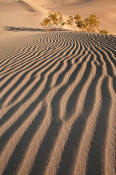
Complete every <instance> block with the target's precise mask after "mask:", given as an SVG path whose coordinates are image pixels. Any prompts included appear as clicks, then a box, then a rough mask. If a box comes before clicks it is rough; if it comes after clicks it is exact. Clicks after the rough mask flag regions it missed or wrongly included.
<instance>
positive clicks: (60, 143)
mask: <svg viewBox="0 0 116 175" xmlns="http://www.w3.org/2000/svg"><path fill="white" fill-rule="evenodd" d="M115 43H116V37H115V36H103V35H97V34H87V33H81V32H69V31H64V32H63V31H59V32H58V31H56V32H43V33H42V32H39V33H38V34H36V33H35V34H34V33H33V34H25V35H24V34H23V35H22V36H21V35H20V36H14V37H12V38H2V39H1V41H0V175H8V174H11V175H13V174H15V175H28V174H29V175H115V173H116V160H115V158H116V150H115V148H116V131H115V129H116V124H115V120H116V109H115V105H116V44H115Z"/></svg>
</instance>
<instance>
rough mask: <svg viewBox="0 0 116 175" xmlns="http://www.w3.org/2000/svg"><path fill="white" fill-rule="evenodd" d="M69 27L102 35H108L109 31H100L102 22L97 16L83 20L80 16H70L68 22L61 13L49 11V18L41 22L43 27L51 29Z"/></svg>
mask: <svg viewBox="0 0 116 175" xmlns="http://www.w3.org/2000/svg"><path fill="white" fill-rule="evenodd" d="M65 24H66V25H69V26H71V27H72V28H74V29H78V30H80V31H84V32H96V33H101V34H108V31H107V30H105V29H104V30H100V29H99V24H100V20H99V17H97V16H96V15H95V14H91V15H90V16H89V17H87V18H85V19H82V17H81V16H80V15H79V14H76V15H75V16H69V17H68V19H67V20H66V21H64V18H63V15H62V13H61V12H54V11H49V12H48V17H46V18H44V19H43V20H42V22H41V25H42V26H45V27H47V26H49V27H59V28H61V27H62V26H64V25H65Z"/></svg>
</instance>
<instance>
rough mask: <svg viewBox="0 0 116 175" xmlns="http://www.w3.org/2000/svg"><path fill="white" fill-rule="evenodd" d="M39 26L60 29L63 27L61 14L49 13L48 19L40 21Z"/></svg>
mask: <svg viewBox="0 0 116 175" xmlns="http://www.w3.org/2000/svg"><path fill="white" fill-rule="evenodd" d="M41 25H42V26H44V27H46V26H49V27H62V26H63V25H64V21H63V16H62V13H61V12H54V11H49V12H48V17H47V18H44V19H43V20H42V22H41Z"/></svg>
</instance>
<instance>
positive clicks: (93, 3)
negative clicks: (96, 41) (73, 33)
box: [0, 0, 116, 34]
mask: <svg viewBox="0 0 116 175" xmlns="http://www.w3.org/2000/svg"><path fill="white" fill-rule="evenodd" d="M50 9H51V10H56V11H58V10H59V11H61V12H62V13H63V14H64V16H65V18H66V17H68V16H69V15H75V14H77V13H79V14H80V15H82V17H87V16H89V15H90V14H92V13H94V14H96V15H97V16H99V17H100V20H101V28H103V29H104V28H105V29H107V30H108V31H109V32H110V33H112V34H116V1H115V0H56V1H55V3H54V0H21V1H16V0H0V28H1V27H2V26H15V27H19V26H20V27H41V26H40V22H41V21H42V19H43V18H44V17H45V16H46V14H47V12H48V10H50Z"/></svg>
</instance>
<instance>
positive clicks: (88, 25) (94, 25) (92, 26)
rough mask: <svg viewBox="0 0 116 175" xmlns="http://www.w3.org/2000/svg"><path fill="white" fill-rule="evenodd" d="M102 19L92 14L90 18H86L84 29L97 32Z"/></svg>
mask: <svg viewBox="0 0 116 175" xmlns="http://www.w3.org/2000/svg"><path fill="white" fill-rule="evenodd" d="M99 24H100V21H99V18H98V17H97V16H96V15H94V14H92V15H90V16H89V17H88V18H85V19H84V30H85V31H86V32H97V31H98V27H99Z"/></svg>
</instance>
